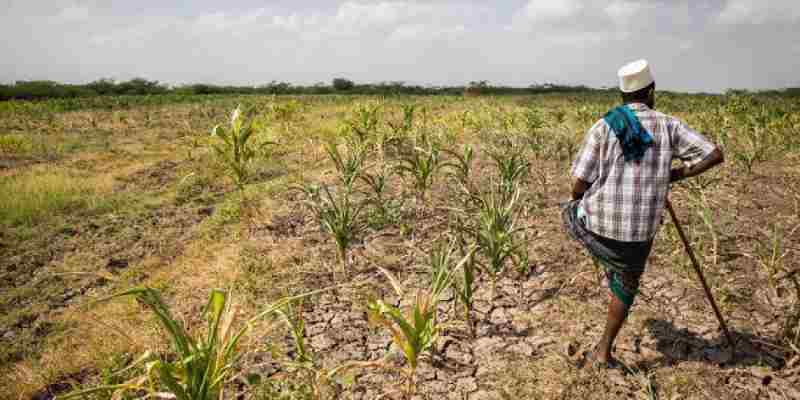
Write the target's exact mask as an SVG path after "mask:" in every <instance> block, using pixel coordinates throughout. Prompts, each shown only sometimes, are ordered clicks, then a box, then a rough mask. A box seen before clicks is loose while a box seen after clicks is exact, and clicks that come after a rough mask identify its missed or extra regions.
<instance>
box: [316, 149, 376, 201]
mask: <svg viewBox="0 0 800 400" xmlns="http://www.w3.org/2000/svg"><path fill="white" fill-rule="evenodd" d="M325 152H326V153H328V157H329V158H330V159H331V161H333V165H334V167H335V168H336V171H338V172H339V180H340V181H341V182H342V185H343V186H344V187H345V189H346V190H347V191H352V189H353V184H354V183H355V182H356V180H357V179H358V177H359V175H360V174H361V170H362V169H363V168H364V162H365V161H366V159H367V148H366V145H365V144H364V142H360V141H355V140H350V141H347V143H346V145H345V151H344V152H342V151H340V150H339V146H337V145H336V144H334V143H328V144H327V145H326V146H325Z"/></svg>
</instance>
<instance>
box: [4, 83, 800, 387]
mask: <svg viewBox="0 0 800 400" xmlns="http://www.w3.org/2000/svg"><path fill="white" fill-rule="evenodd" d="M799 100H800V99H799V98H798V97H791V96H781V95H777V94H771V95H766V94H742V93H740V94H735V93H731V94H728V95H720V96H706V95H677V94H659V95H657V98H656V103H657V108H658V109H659V110H661V111H664V112H667V113H670V114H673V115H675V116H677V117H679V118H681V119H682V120H684V121H686V122H687V123H688V124H689V126H691V127H693V128H695V129H696V130H698V131H700V132H703V133H704V134H705V135H706V136H707V137H708V138H709V139H711V140H712V141H713V142H715V143H716V144H718V145H719V146H720V147H721V148H722V149H723V151H724V153H725V158H726V161H725V163H724V164H723V165H722V166H721V167H720V168H717V169H714V170H712V171H710V172H709V173H707V174H704V175H702V176H700V177H698V178H694V179H691V180H687V181H685V182H681V183H680V184H678V185H676V186H675V187H673V191H672V193H671V196H670V197H671V201H672V202H673V204H674V205H675V207H676V210H677V212H678V214H679V217H680V218H681V220H682V223H683V224H684V227H685V229H686V230H687V232H688V234H689V236H690V240H691V243H692V246H693V248H694V249H695V251H696V253H697V254H698V257H699V258H700V261H701V264H702V266H703V268H704V271H705V273H706V278H707V279H708V281H709V285H710V286H711V288H712V292H713V294H714V296H715V298H716V299H717V301H718V303H719V305H720V308H721V311H722V314H723V315H724V316H725V317H726V318H727V320H728V325H729V327H730V328H731V329H732V331H733V334H734V336H735V338H736V339H737V348H736V351H735V353H732V352H731V351H730V350H729V349H727V348H726V347H725V346H724V343H725V340H724V336H723V335H722V334H721V332H720V331H719V330H718V325H717V322H716V320H715V318H714V315H713V313H712V311H711V308H710V306H709V305H708V303H707V302H706V300H705V296H704V294H703V291H702V289H701V286H700V284H699V282H698V281H697V278H696V276H695V275H694V272H693V271H692V269H691V264H690V261H689V259H688V257H687V256H686V254H685V252H684V249H683V246H682V244H681V242H680V240H679V237H678V235H677V232H676V230H675V229H674V226H673V225H672V222H671V221H670V220H669V218H668V215H665V218H664V225H663V227H662V229H661V231H660V233H659V234H658V236H657V238H656V244H655V248H654V250H653V253H652V256H651V259H650V263H649V265H648V270H647V272H646V273H645V275H644V277H643V280H642V293H641V295H640V296H639V297H638V300H637V303H636V305H635V306H634V309H633V311H632V314H631V317H630V319H629V323H628V324H627V325H626V326H625V327H624V329H623V331H622V333H621V335H620V338H619V340H618V342H617V348H616V355H617V356H618V357H619V358H620V360H621V361H622V362H623V363H624V364H625V367H624V368H623V369H622V370H613V371H607V372H606V371H596V370H593V369H591V368H584V369H579V368H577V367H576V361H577V358H578V357H579V355H580V354H581V353H582V352H583V351H585V350H591V348H592V346H593V345H594V344H595V343H596V342H597V339H598V337H599V336H600V334H601V333H602V328H603V325H604V323H605V307H606V302H607V292H608V289H605V288H603V287H602V286H601V285H600V284H599V282H600V279H599V278H600V277H601V273H600V271H598V270H597V269H596V268H595V266H594V265H593V263H592V262H591V260H590V259H589V258H588V257H587V256H586V255H585V254H583V252H582V250H581V249H580V247H579V246H578V245H577V244H576V243H573V242H572V241H570V240H569V239H568V237H567V235H566V234H565V233H564V231H563V229H562V227H561V218H560V208H559V204H560V203H561V202H563V201H565V200H566V199H567V198H568V197H569V190H570V184H571V178H570V177H569V166H570V163H571V161H572V158H573V157H574V156H575V153H576V152H577V150H578V148H579V147H580V145H581V142H582V140H583V136H584V134H585V132H586V131H587V129H589V128H590V127H591V126H592V124H593V123H594V122H595V121H597V120H598V119H599V118H601V117H602V116H603V114H604V113H605V112H606V111H607V110H608V109H609V108H611V107H612V106H614V105H615V104H616V103H617V102H618V99H617V98H616V97H615V96H614V95H612V94H609V93H591V92H587V93H585V94H547V95H538V96H498V97H490V96H467V97H462V96H453V97H444V96H427V97H404V96H398V97H364V96H361V97H359V96H334V95H330V96H300V97H288V96H286V97H283V96H278V97H271V96H241V97H236V96H177V95H164V96H141V97H96V98H87V99H72V100H70V99H67V100H49V101H42V102H19V101H11V102H2V103H0V277H1V278H2V279H0V282H2V288H0V371H1V372H0V374H2V378H0V381H2V384H0V398H4V399H5V398H8V399H17V398H21V399H29V398H35V399H51V398H53V396H55V395H67V394H69V393H76V392H77V391H90V392H87V393H86V394H81V395H79V397H78V398H91V399H106V398H111V397H112V395H114V394H115V393H116V394H120V395H123V394H124V395H125V396H129V397H122V398H139V397H142V396H144V395H147V394H148V393H162V394H163V393H172V394H173V395H174V396H176V397H171V398H178V399H181V398H187V399H211V398H219V396H222V397H223V398H226V399H234V398H245V399H317V398H319V399H338V398H341V399H377V398H392V399H394V398H397V399H399V398H420V399H552V398H560V399H591V398H617V399H628V398H641V399H687V398H691V399H695V398H697V399H705V398H708V399H726V398H742V399H749V398H753V399H755V398H771V399H792V398H793V399H796V398H800V274H798V273H797V271H798V269H800V262H798V258H799V256H800V101H799ZM137 287H138V288H150V289H141V290H138V291H133V292H130V293H127V294H125V295H123V296H115V297H111V296H113V295H115V294H119V293H123V292H125V291H127V290H129V289H132V288H137ZM209 299H210V300H209ZM92 389H97V390H96V391H91V390H92ZM182 396H186V397H182Z"/></svg>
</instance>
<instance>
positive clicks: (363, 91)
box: [0, 78, 800, 101]
mask: <svg viewBox="0 0 800 400" xmlns="http://www.w3.org/2000/svg"><path fill="white" fill-rule="evenodd" d="M615 90H616V89H613V88H603V89H596V88H590V87H588V86H583V85H562V84H553V83H544V84H534V85H530V86H527V87H512V86H496V85H491V84H490V83H489V82H488V81H485V80H483V81H472V82H469V84H467V85H462V86H421V85H410V84H406V83H404V82H400V81H396V82H380V83H364V84H359V83H356V82H354V81H352V80H349V79H346V78H335V79H333V80H332V81H331V83H330V84H326V83H317V84H313V85H295V84H291V83H288V82H278V81H272V82H269V83H266V84H263V85H257V86H234V85H213V84H206V83H195V84H187V85H180V86H169V85H166V84H164V83H160V82H158V81H151V80H147V79H144V78H135V79H131V80H129V81H120V82H117V81H114V80H112V79H100V80H97V81H94V82H90V83H86V84H67V83H59V82H54V81H17V82H15V83H13V84H10V85H0V101H5V100H39V99H59V98H60V99H64V98H79V97H95V96H130V95H159V94H182V95H210V94H240V95H242V94H244V95H247V94H253V95H325V94H358V95H399V94H405V95H462V94H464V95H515V94H516V95H525V94H541V93H585V92H608V91H615ZM728 93H740V94H742V93H748V92H747V91H745V90H732V91H728ZM761 93H765V94H776V95H781V94H783V95H791V96H797V95H798V94H800V88H786V89H781V90H768V91H762V92H761Z"/></svg>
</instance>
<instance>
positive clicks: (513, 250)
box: [460, 189, 527, 299]
mask: <svg viewBox="0 0 800 400" xmlns="http://www.w3.org/2000/svg"><path fill="white" fill-rule="evenodd" d="M519 193H520V192H519V189H515V190H514V191H513V192H511V193H509V192H506V191H504V190H502V189H501V190H497V191H494V190H491V191H488V192H486V193H485V194H483V195H482V196H480V197H477V198H476V199H475V200H476V202H477V203H478V205H479V209H478V215H477V218H476V220H477V221H476V223H475V224H474V225H471V226H464V227H461V228H460V229H461V230H462V231H463V233H465V234H467V235H468V236H470V237H471V238H472V239H473V240H474V242H475V243H476V245H477V247H478V254H480V255H481V256H482V257H481V258H482V259H483V261H481V260H480V259H479V260H476V262H477V263H478V264H479V265H480V266H481V267H482V268H483V269H484V270H485V271H486V272H487V273H488V274H489V277H490V279H491V282H492V288H491V298H492V299H494V293H495V288H496V285H497V277H498V276H499V275H500V274H501V273H502V272H503V271H504V270H505V267H506V264H507V263H508V262H509V261H513V262H515V263H516V264H517V265H521V264H522V263H525V262H526V261H527V251H526V249H525V242H524V241H521V240H519V239H518V238H517V233H519V232H521V231H523V230H524V229H525V228H519V227H517V226H516V225H517V217H516V203H517V200H518V199H519Z"/></svg>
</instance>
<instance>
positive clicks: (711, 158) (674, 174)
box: [669, 147, 725, 182]
mask: <svg viewBox="0 0 800 400" xmlns="http://www.w3.org/2000/svg"><path fill="white" fill-rule="evenodd" d="M724 161H725V156H723V155H722V151H721V150H720V149H719V147H717V148H716V149H714V151H712V152H711V154H709V155H708V157H706V158H704V159H703V161H700V162H699V163H697V164H695V165H693V166H691V167H681V168H675V169H673V170H672V171H671V173H670V177H669V181H670V182H678V181H680V180H683V179H686V178H691V177H693V176H697V175H700V174H702V173H703V172H706V171H708V170H709V169H711V168H712V167H714V166H716V165H718V164H722V163H723V162H724Z"/></svg>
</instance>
